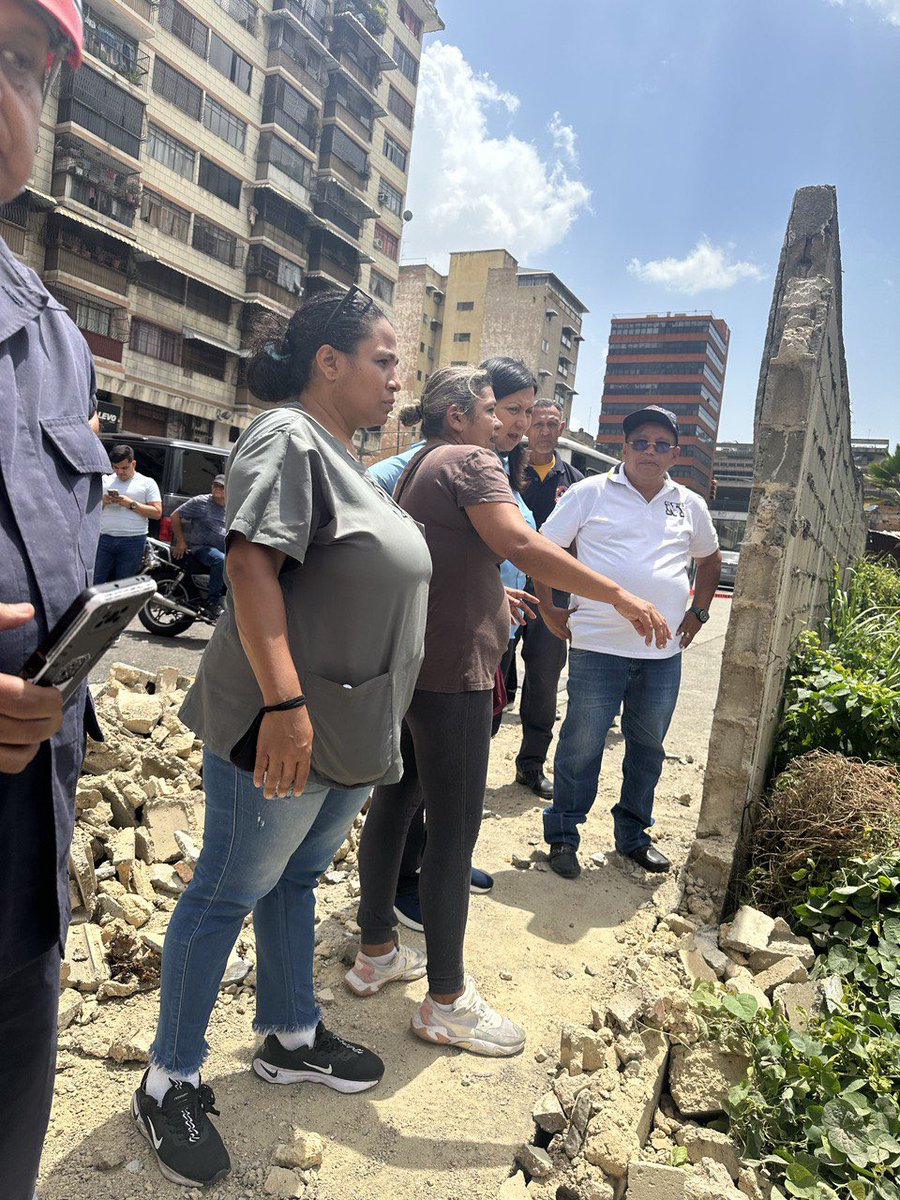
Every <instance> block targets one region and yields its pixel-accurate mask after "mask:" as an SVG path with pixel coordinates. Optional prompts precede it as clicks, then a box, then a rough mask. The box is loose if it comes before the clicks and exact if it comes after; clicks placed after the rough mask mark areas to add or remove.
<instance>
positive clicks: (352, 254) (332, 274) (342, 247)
mask: <svg viewBox="0 0 900 1200" xmlns="http://www.w3.org/2000/svg"><path fill="white" fill-rule="evenodd" d="M359 264H360V254H359V251H358V250H356V249H355V248H354V247H352V246H350V245H348V244H347V243H346V242H345V241H344V240H343V239H342V238H338V237H336V236H335V235H334V234H332V233H330V232H329V231H328V230H316V231H315V232H314V233H313V235H312V238H311V241H310V248H309V269H308V274H310V275H324V276H326V277H327V278H328V279H330V280H331V281H332V282H334V283H337V284H343V286H344V287H350V286H351V284H354V283H359Z"/></svg>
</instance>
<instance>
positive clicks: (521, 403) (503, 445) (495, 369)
mask: <svg viewBox="0 0 900 1200" xmlns="http://www.w3.org/2000/svg"><path fill="white" fill-rule="evenodd" d="M481 370H482V371H486V372H487V374H488V377H489V379H490V381H491V391H492V392H493V393H494V399H495V400H496V401H497V407H496V408H495V409H494V416H495V417H496V418H497V420H498V421H499V422H500V429H499V430H498V431H497V439H496V442H495V446H496V448H497V453H498V454H499V455H500V461H501V462H502V463H503V466H504V469H505V471H506V474H507V475H508V476H509V484H510V487H511V488H512V491H513V496H514V497H515V501H516V503H517V504H518V506H519V512H521V514H522V516H523V518H524V519H525V524H526V525H528V526H529V527H530V528H531V529H535V530H536V529H537V526H536V525H535V523H534V517H533V515H532V512H531V509H530V508H529V507H528V505H527V504H526V503H525V501H524V500H523V499H522V489H523V488H524V487H525V484H526V477H525V468H526V467H527V466H528V449H527V447H526V446H525V445H524V439H525V435H526V434H527V433H528V430H529V429H530V428H531V415H532V413H533V412H534V403H535V400H536V398H537V391H538V383H537V380H536V379H535V377H534V375H533V374H532V372H531V371H530V370H529V368H528V367H527V366H526V365H525V363H524V362H522V360H521V359H519V358H502V357H497V358H489V359H487V360H486V361H485V362H483V363H482V364H481ZM500 578H501V579H502V581H503V586H504V587H506V588H511V589H512V590H513V591H514V592H519V593H522V594H524V595H526V596H527V589H526V586H525V585H526V577H525V572H524V571H520V570H519V568H518V567H517V566H516V564H515V563H514V562H510V561H509V559H507V560H506V562H502V563H501V564H500ZM524 603H525V604H527V603H528V600H525V601H524ZM526 612H527V614H528V615H529V616H531V617H532V618H534V617H535V616H536V615H537V614H536V612H534V611H533V610H532V609H531V608H528V609H526ZM522 624H524V618H522V617H520V616H519V615H518V611H517V612H515V613H514V614H513V621H512V624H511V625H510V630H509V645H508V646H507V647H506V650H505V651H504V652H503V657H502V658H501V659H500V668H499V670H500V676H501V678H502V679H503V684H504V691H505V697H501V702H500V703H501V705H502V701H503V699H504V698H505V701H506V703H507V704H509V703H512V701H513V700H514V699H515V697H516V641H517V634H518V632H519V629H520V628H521V626H522ZM495 701H496V697H495ZM495 709H497V711H495V713H494V722H493V725H492V726H491V736H493V735H494V734H495V733H496V732H497V731H498V729H499V728H500V723H501V721H502V720H503V708H502V706H498V705H497V703H495Z"/></svg>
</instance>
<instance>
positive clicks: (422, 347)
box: [419, 342, 425, 354]
mask: <svg viewBox="0 0 900 1200" xmlns="http://www.w3.org/2000/svg"><path fill="white" fill-rule="evenodd" d="M419 353H420V354H424V353H425V343H424V342H419Z"/></svg>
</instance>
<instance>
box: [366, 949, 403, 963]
mask: <svg viewBox="0 0 900 1200" xmlns="http://www.w3.org/2000/svg"><path fill="white" fill-rule="evenodd" d="M399 953H400V951H399V950H398V949H397V947H396V946H395V947H394V948H393V950H389V951H388V952H387V954H363V952H362V950H360V952H359V955H360V958H364V959H365V960H366V962H370V963H374V964H375V966H376V967H386V966H387V965H388V963H390V962H393V961H394V959H395V958H396V957H397V955H398V954H399Z"/></svg>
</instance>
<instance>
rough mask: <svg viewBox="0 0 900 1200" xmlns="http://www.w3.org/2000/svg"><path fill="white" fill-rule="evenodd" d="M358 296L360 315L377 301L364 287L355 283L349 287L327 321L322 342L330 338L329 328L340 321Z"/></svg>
mask: <svg viewBox="0 0 900 1200" xmlns="http://www.w3.org/2000/svg"><path fill="white" fill-rule="evenodd" d="M357 296H358V297H359V298H360V301H361V304H360V308H359V315H360V316H362V315H363V313H367V312H368V311H369V309H370V308H374V307H375V301H374V300H373V299H372V297H371V296H369V295H367V293H366V292H364V291H363V290H362V288H360V287H357V286H356V284H355V283H354V284H353V285H352V286H351V287H349V288H348V289H347V291H346V293H345V294H344V295H343V296H341V298H340V300H338V301H336V302H335V309H334V312H333V313H332V314H331V316H330V317H329V318H328V320H327V321H326V322H325V328H324V329H323V330H322V344H323V345H324V344H325V342H326V341H327V340H328V338H327V334H328V330H329V329H330V328H331V327H332V325H334V324H335V322H336V321H338V320H339V319H340V317H342V316H343V315H344V313H345V312H346V311H347V309H348V308H350V307H352V305H353V304H354V301H355V300H356V298H357Z"/></svg>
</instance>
